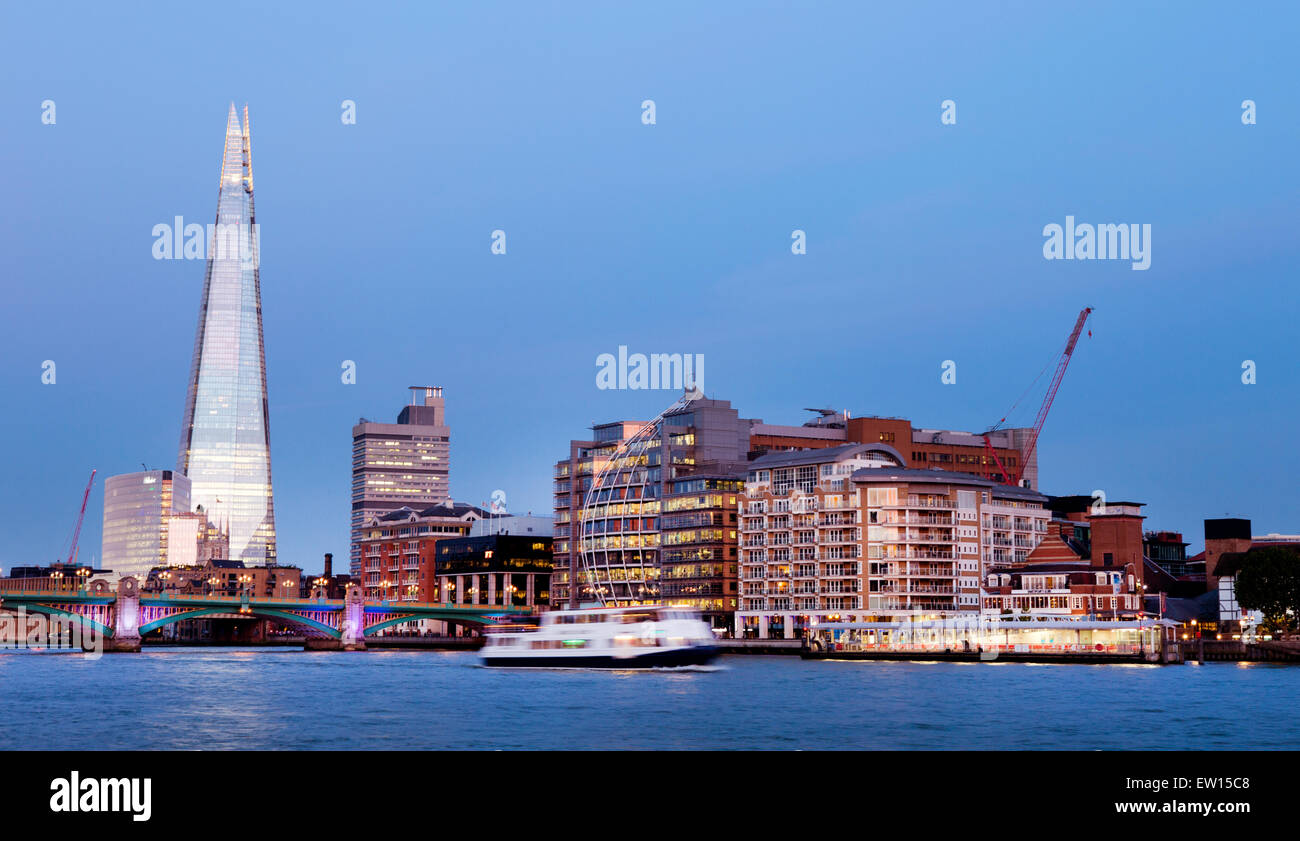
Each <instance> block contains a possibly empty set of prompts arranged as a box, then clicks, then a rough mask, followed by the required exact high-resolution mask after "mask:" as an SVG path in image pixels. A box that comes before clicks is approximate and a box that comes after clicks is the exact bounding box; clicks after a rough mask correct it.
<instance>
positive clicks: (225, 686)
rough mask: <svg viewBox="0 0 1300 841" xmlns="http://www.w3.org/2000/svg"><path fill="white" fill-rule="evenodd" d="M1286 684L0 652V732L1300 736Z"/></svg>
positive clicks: (411, 657)
mask: <svg viewBox="0 0 1300 841" xmlns="http://www.w3.org/2000/svg"><path fill="white" fill-rule="evenodd" d="M1298 689H1300V667H1293V666H1285V665H1274V664H1268V663H1250V664H1234V663H1208V664H1205V665H1203V666H1197V665H1187V666H1165V667H1159V666H1136V665H1135V666H1129V665H1106V666H1101V665H1096V666H1091V665H1077V666H1076V665H1031V664H1019V663H990V664H982V663H941V662H933V663H902V662H881V663H874V662H847V661H838V662H837V661H820V662H816V661H803V660H800V659H798V658H795V657H777V656H773V657H761V656H731V657H724V658H722V660H721V661H720V664H719V665H714V666H708V667H703V668H693V669H664V670H658V669H656V670H649V671H645V672H632V671H621V672H609V671H600V670H582V669H574V670H563V671H551V670H537V669H485V668H479V667H478V665H477V658H476V657H475V655H474V654H472V653H469V652H431V651H370V652H352V653H344V652H304V651H294V650H289V649H273V648H258V649H184V648H177V649H167V650H152V651H150V650H146V651H145V652H144V653H142V654H128V655H108V656H105V657H103V658H102V659H99V660H86V659H84V658H82V657H79V656H72V657H67V656H60V657H49V656H30V655H19V654H17V653H0V748H5V749H13V748H112V749H121V748H145V749H149V748H170V749H182V750H189V749H212V748H219V749H232V748H234V749H241V748H287V749H317V748H342V749H348V748H364V749H385V748H417V749H427V748H453V749H456V748H459V749H476V748H483V749H497V748H501V749H518V748H531V749H546V748H620V747H648V748H653V747H668V748H777V749H790V748H831V749H834V748H902V749H910V748H921V749H949V748H975V749H983V748H1011V749H1034V748H1066V749H1096V748H1101V749H1187V748H1194V749H1214V748H1241V749H1261V748H1270V749H1271V748H1287V749H1297V748H1300V723H1298V722H1297V721H1296V720H1295V719H1294V718H1293V717H1292V715H1291V704H1292V699H1293V698H1294V697H1295V696H1296V692H1297V690H1298ZM1228 710H1230V711H1231V713H1230V714H1227V712H1226V711H1228Z"/></svg>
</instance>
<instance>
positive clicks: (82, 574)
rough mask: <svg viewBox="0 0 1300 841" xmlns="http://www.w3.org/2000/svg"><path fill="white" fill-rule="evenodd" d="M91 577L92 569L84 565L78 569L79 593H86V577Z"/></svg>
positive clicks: (81, 594) (82, 594)
mask: <svg viewBox="0 0 1300 841" xmlns="http://www.w3.org/2000/svg"><path fill="white" fill-rule="evenodd" d="M89 577H90V570H89V569H87V568H86V567H82V568H81V569H79V570H77V595H80V596H84V595H86V579H87V578H89Z"/></svg>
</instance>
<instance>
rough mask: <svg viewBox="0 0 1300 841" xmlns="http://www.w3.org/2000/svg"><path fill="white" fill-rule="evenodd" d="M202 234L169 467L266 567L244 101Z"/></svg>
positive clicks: (270, 539) (229, 124) (270, 522)
mask: <svg viewBox="0 0 1300 841" xmlns="http://www.w3.org/2000/svg"><path fill="white" fill-rule="evenodd" d="M176 236H178V237H179V236H180V232H179V231H178V232H176ZM210 239H211V241H210V242H209V243H208V253H207V267H206V271H205V274H204V278H203V293H202V297H201V299H200V303H199V319H198V328H197V330H196V332H195V337H194V357H193V362H192V366H191V369H190V378H189V388H188V391H187V393H186V398H185V414H184V420H183V421H182V424H181V440H180V450H179V453H178V455H177V457H176V470H177V472H179V473H182V474H184V475H185V476H187V477H189V479H190V482H191V502H192V503H193V504H194V505H195V506H202V507H203V509H204V510H205V511H207V512H208V515H209V517H211V518H213V519H214V520H215V521H217V522H220V523H223V524H224V527H225V529H226V531H227V533H228V536H229V541H230V554H231V555H233V556H234V557H235V558H237V559H239V560H242V561H244V562H245V563H247V564H250V565H267V564H274V563H275V562H276V538H275V505H274V499H273V493H272V486H271V424H270V407H269V403H268V399H267V391H266V350H265V346H264V343H263V338H262V290H261V275H260V269H259V261H260V255H259V248H260V242H259V240H260V237H259V234H258V227H257V218H256V214H255V211H254V206H253V163H252V147H251V137H250V133H249V122H248V107H247V106H245V107H244V120H243V124H242V125H241V124H240V121H239V116H238V114H237V113H236V111H235V104H234V103H233V102H232V103H230V114H229V117H228V118H227V121H226V139H225V147H224V152H223V154H222V158H221V178H220V182H219V188H218V192H217V216H216V226H215V231H214V234H213V235H212V237H211V238H210Z"/></svg>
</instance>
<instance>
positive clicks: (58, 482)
mask: <svg viewBox="0 0 1300 841" xmlns="http://www.w3.org/2000/svg"><path fill="white" fill-rule="evenodd" d="M544 6H545V7H544ZM2 14H3V21H2V25H0V113H3V114H4V119H3V121H2V122H0V160H3V167H4V172H5V179H4V182H5V183H4V194H5V197H6V199H5V201H3V202H0V215H2V221H3V225H2V226H0V237H2V238H3V240H2V242H0V277H2V278H3V298H2V300H3V318H2V319H0V394H3V411H0V434H2V435H3V439H4V442H5V448H4V451H5V454H6V458H5V463H4V468H3V469H4V481H3V482H0V567H4V568H5V569H7V568H8V567H10V566H12V565H14V564H17V563H37V562H48V561H50V560H53V559H54V558H55V557H57V556H58V555H59V553H60V552H61V550H62V547H63V545H64V544H65V543H66V541H67V539H68V537H69V534H70V532H71V529H72V525H73V521H74V519H75V515H76V509H77V505H78V503H79V501H80V496H81V490H82V487H83V486H84V483H85V480H86V477H87V475H88V474H89V472H90V469H91V468H92V467H97V468H98V469H99V471H100V478H102V477H105V476H108V475H112V474H116V473H122V472H129V471H132V470H138V469H139V468H140V465H141V463H146V464H148V465H149V466H150V467H173V466H174V464H175V458H176V448H177V442H178V440H179V435H180V429H179V427H180V422H181V415H182V411H183V408H184V405H183V404H184V397H185V385H186V377H187V375H188V373H189V366H190V356H191V352H192V347H193V340H194V330H195V321H196V316H197V310H198V303H199V293H200V288H201V285H202V280H203V268H204V267H203V264H202V263H201V262H196V261H183V260H178V261H156V260H154V259H153V257H152V255H151V247H152V245H153V237H152V235H151V229H152V228H153V226H154V225H155V224H158V223H163V222H170V221H171V220H172V218H173V217H174V216H177V215H180V216H183V217H184V218H185V220H186V221H187V222H191V221H192V222H199V223H203V224H207V223H209V222H211V221H212V219H213V215H214V213H215V209H216V193H217V176H218V171H219V165H220V155H221V144H222V136H223V132H224V128H225V119H226V111H227V108H228V107H229V103H230V102H231V100H234V101H236V102H237V103H238V104H239V105H240V106H242V105H243V104H244V103H248V105H249V108H250V111H251V117H252V130H253V166H254V174H255V178H256V203H257V212H258V220H259V222H260V223H261V227H262V232H261V233H262V297H263V312H264V322H265V335H266V351H267V360H268V366H269V388H270V405H271V437H272V463H273V474H274V485H275V503H276V519H277V526H278V528H279V546H280V558H281V560H282V561H283V562H286V563H297V564H301V565H302V566H303V567H304V568H306V569H308V570H316V569H319V567H320V560H319V559H320V556H321V553H323V552H326V551H332V552H334V554H335V556H336V558H345V557H346V555H347V544H348V512H349V485H350V478H351V477H350V464H351V440H350V435H351V426H352V424H353V423H355V422H356V420H357V418H358V417H359V416H362V415H364V416H366V417H369V418H372V419H385V420H391V419H393V418H395V416H396V414H397V412H398V411H399V409H400V408H401V406H402V405H403V404H404V402H405V399H406V396H407V392H406V390H405V389H406V386H408V385H411V384H436V385H442V386H444V387H445V388H446V395H447V402H448V410H447V416H448V419H449V421H450V423H451V425H452V481H451V485H452V491H453V493H454V495H455V496H456V497H457V498H458V499H462V500H465V501H468V502H474V503H479V502H482V501H485V500H488V499H489V498H490V496H491V493H492V491H493V490H494V489H497V488H500V489H502V490H504V491H505V492H506V494H507V497H508V502H509V506H510V508H511V510H512V511H516V512H524V511H527V510H532V511H534V512H539V513H550V509H551V496H550V492H551V485H552V482H551V478H552V466H553V464H554V462H555V461H556V459H557V458H559V457H560V456H562V455H564V454H565V453H566V451H567V442H568V440H569V439H570V438H575V437H582V436H583V434H584V428H585V427H587V426H589V425H590V424H592V423H593V422H602V421H607V420H615V419H621V418H638V417H645V416H650V415H653V414H654V413H655V412H657V411H658V410H659V409H661V408H663V407H664V406H665V405H667V404H668V403H670V402H671V401H672V400H673V399H674V398H675V396H676V394H675V393H674V392H669V391H658V392H649V391H636V392H632V391H621V392H620V391H600V390H597V389H596V386H595V371H596V368H595V358H596V356H597V355H598V354H600V353H603V352H611V353H612V352H615V351H616V350H617V347H618V346H619V345H620V344H622V345H627V346H629V348H630V350H631V351H633V352H635V351H642V352H647V353H649V352H681V353H702V354H704V356H705V359H706V368H705V385H706V388H707V390H708V391H709V392H710V395H711V396H717V397H722V398H726V399H730V400H731V401H732V402H733V404H734V405H736V406H737V407H738V408H739V409H740V411H741V414H742V415H744V416H748V417H760V418H763V419H765V420H767V421H769V422H773V423H801V422H802V421H803V420H805V419H806V417H808V415H807V413H805V412H803V411H802V410H801V409H802V407H805V406H827V405H830V406H834V407H836V408H846V409H849V410H850V411H852V412H853V413H854V414H855V415H858V414H883V415H900V416H904V417H908V418H911V419H912V420H913V422H914V423H915V424H916V425H918V426H926V427H944V428H953V429H967V430H976V431H977V430H981V429H983V428H985V427H987V426H988V425H990V424H991V423H993V422H995V421H997V420H998V418H999V417H1001V416H1002V415H1003V414H1005V412H1006V410H1007V409H1008V408H1009V407H1010V406H1011V404H1012V403H1013V402H1014V401H1015V400H1016V398H1017V397H1018V396H1019V395H1020V394H1021V392H1022V391H1023V390H1024V389H1025V387H1026V386H1027V385H1028V384H1029V382H1030V381H1031V380H1032V379H1033V378H1034V376H1035V375H1037V374H1038V372H1039V371H1040V369H1041V368H1042V367H1043V365H1044V363H1045V362H1046V361H1047V360H1048V359H1049V358H1050V357H1051V356H1052V355H1053V354H1054V353H1055V352H1056V351H1058V350H1059V349H1060V347H1061V345H1062V344H1063V342H1064V339H1065V336H1066V334H1067V332H1068V331H1069V328H1070V326H1071V324H1072V323H1073V321H1074V318H1075V316H1076V314H1077V313H1078V311H1079V310H1080V309H1081V308H1082V307H1084V306H1093V307H1096V314H1095V317H1094V318H1093V320H1092V323H1091V327H1092V330H1093V337H1092V338H1091V339H1089V338H1087V337H1085V338H1084V339H1083V340H1082V341H1081V342H1080V346H1079V350H1078V352H1077V353H1076V355H1075V360H1074V363H1073V365H1072V367H1071V369H1070V371H1069V373H1068V374H1067V376H1066V379H1065V383H1064V386H1063V387H1062V389H1061V392H1060V395H1059V396H1058V398H1057V400H1056V404H1055V407H1054V409H1053V411H1052V414H1051V417H1050V418H1049V419H1048V422H1047V426H1046V429H1045V431H1044V434H1043V439H1042V442H1041V447H1040V453H1039V456H1040V465H1041V472H1042V478H1043V489H1044V490H1045V491H1047V492H1049V493H1091V492H1092V491H1093V490H1094V489H1103V490H1105V491H1106V493H1107V494H1108V496H1109V498H1110V499H1111V500H1117V499H1136V500H1139V501H1142V502H1146V503H1148V508H1147V514H1148V517H1149V519H1148V521H1147V524H1148V526H1149V527H1154V528H1162V529H1173V530H1179V531H1183V532H1184V533H1185V535H1186V536H1187V538H1188V539H1189V540H1190V541H1191V542H1192V543H1193V544H1194V545H1199V544H1200V543H1201V539H1202V534H1201V533H1202V524H1201V521H1202V519H1203V518H1205V517H1214V516H1223V515H1224V514H1225V513H1231V514H1234V515H1240V516H1247V517H1250V518H1252V519H1253V520H1254V524H1255V531H1256V532H1265V531H1281V532H1290V533H1295V532H1300V510H1297V506H1296V504H1295V503H1296V491H1295V488H1296V477H1297V475H1298V474H1300V456H1298V455H1297V446H1296V435H1297V424H1296V422H1295V418H1296V414H1297V410H1298V409H1300V392H1298V391H1297V383H1298V381H1300V361H1298V360H1297V352H1296V324H1297V322H1298V321H1300V306H1297V302H1296V295H1295V284H1296V281H1297V265H1298V262H1297V258H1298V257H1300V246H1298V245H1297V242H1298V240H1297V237H1296V224H1297V211H1296V208H1297V197H1298V196H1300V190H1298V189H1297V188H1298V186H1300V180H1298V177H1297V176H1298V175H1300V173H1298V171H1297V170H1298V166H1297V154H1296V150H1297V138H1298V136H1300V132H1298V131H1297V129H1298V128H1300V96H1298V95H1297V79H1300V72H1297V71H1298V70H1300V68H1298V67H1297V65H1298V64H1300V62H1298V61H1297V58H1296V55H1297V53H1296V49H1295V33H1296V31H1297V24H1298V23H1300V20H1298V18H1300V14H1297V12H1296V11H1295V10H1294V9H1293V8H1287V7H1285V6H1283V5H1281V4H1277V5H1256V4H1251V6H1250V7H1241V6H1237V5H1235V4H1209V3H1205V4H1200V3H1195V4H1185V3H1167V4H1155V3H1142V4H1135V3H1129V2H1116V3H1089V4H1084V5H1079V4H1069V5H1068V6H1067V5H1066V4H1043V3H998V4H993V3H964V2H963V3H958V2H952V3H940V4H910V3H909V4H903V3H898V4H889V5H884V4H875V3H849V2H843V3H812V4H798V5H796V4H784V3H706V4H699V3H653V4H651V3H643V4H636V8H635V9H634V8H633V4H628V3H617V4H611V3H591V4H583V3H564V4H533V3H522V2H521V3H510V4H497V3H473V4H471V3H457V4H438V5H437V6H435V5H434V4H411V5H410V6H409V7H407V8H404V9H400V10H399V9H396V8H392V7H390V6H389V4H384V3H368V4H333V3H317V4H313V5H311V6H310V7H308V6H305V5H304V6H303V7H302V8H301V9H298V8H288V7H287V6H286V7H280V6H279V5H278V4H267V3H240V2H230V3H223V4H222V5H221V8H220V9H216V8H214V7H212V6H210V5H204V4H185V3H157V4H148V5H146V4H111V5H104V4H87V5H85V6H81V7H72V8H69V7H55V6H53V5H52V4H39V3H38V4H13V3H11V4H6V7H5V10H4V11H3V13H2ZM47 99H49V100H53V101H54V102H55V104H56V112H55V113H56V122H55V124H54V125H45V124H43V123H42V121H41V113H42V112H41V103H42V102H43V101H44V100H47ZM345 99H351V100H354V101H355V102H356V116H357V122H356V124H355V125H343V124H342V122H341V120H340V114H341V111H340V103H341V102H342V101H343V100H345ZM644 99H653V100H655V103H656V106H657V124H656V125H654V126H646V125H643V124H642V122H641V102H642V100H644ZM945 99H953V100H955V102H956V103H957V124H956V125H952V126H945V125H941V123H940V103H941V102H942V101H943V100H945ZM1244 99H1253V100H1255V102H1256V103H1257V109H1258V124H1257V125H1252V126H1247V125H1243V124H1242V121H1241V113H1242V111H1241V102H1242V100H1244ZM1067 214H1069V215H1073V216H1075V217H1076V219H1078V220H1079V221H1081V222H1093V223H1103V222H1133V223H1148V224H1150V225H1151V226H1152V230H1153V242H1152V262H1151V268H1150V269H1149V270H1148V271H1145V272H1140V271H1132V270H1131V269H1130V267H1129V264H1128V263H1127V262H1103V261H1092V262H1079V261H1071V262H1053V261H1047V260H1045V259H1044V258H1043V256H1042V244H1043V235H1042V229H1043V226H1044V225H1046V224H1048V223H1051V222H1056V223H1058V224H1059V223H1063V222H1064V219H1065V216H1066V215H1067ZM498 228H499V229H503V230H505V231H506V233H507V246H508V249H507V250H508V253H507V254H506V255H505V256H494V255H492V254H491V253H490V250H489V246H490V234H491V232H492V231H493V230H494V229H498ZM794 229H802V230H805V231H806V232H807V242H808V253H807V254H806V255H803V256H795V255H793V254H791V252H790V242H791V239H790V236H791V231H792V230H794ZM47 359H50V360H54V361H55V362H56V363H57V382H56V384H54V385H44V384H42V382H41V364H42V362H43V361H44V360H47ZM348 359H350V360H355V361H356V363H357V375H358V380H357V383H356V384H355V385H344V384H342V383H341V381H340V365H341V363H342V361H343V360H348ZM948 359H951V360H953V361H955V362H956V363H957V366H958V369H957V371H958V381H957V384H956V385H943V384H941V382H940V374H941V368H940V366H941V363H942V362H943V361H944V360H948ZM1246 359H1250V360H1254V361H1255V363H1256V364H1257V377H1258V382H1257V384H1255V385H1243V384H1242V382H1241V365H1242V361H1243V360H1246ZM1037 396H1038V394H1037V393H1036V394H1035V396H1034V399H1031V400H1030V401H1029V405H1028V406H1022V408H1021V410H1020V412H1019V413H1018V415H1017V416H1015V417H1013V418H1012V420H1013V421H1019V422H1021V423H1023V424H1028V423H1030V422H1031V421H1032V418H1033V413H1034V409H1035V408H1036V405H1037ZM101 491H102V484H100V483H99V481H98V480H97V486H96V491H95V493H94V495H93V496H92V498H91V504H90V507H89V509H88V511H87V523H86V527H85V531H84V533H83V535H82V545H83V554H82V558H83V560H86V559H90V558H93V557H96V556H97V555H98V552H99V541H100V525H101V517H102V492H101Z"/></svg>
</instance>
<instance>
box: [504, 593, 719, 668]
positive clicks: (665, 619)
mask: <svg viewBox="0 0 1300 841" xmlns="http://www.w3.org/2000/svg"><path fill="white" fill-rule="evenodd" d="M717 654H718V646H717V644H716V641H715V638H714V636H713V632H712V631H711V630H710V629H709V626H708V624H707V623H705V622H704V621H702V620H701V619H700V617H699V614H697V613H695V612H694V611H691V610H688V609H685V608H678V607H661V606H649V607H647V606H642V607H613V608H590V609H582V610H553V611H550V612H548V613H543V614H542V623H541V625H540V626H539V627H538V628H537V629H535V630H531V631H508V632H496V633H492V632H489V633H488V635H487V640H486V642H485V644H484V646H483V648H482V650H481V651H480V655H481V656H482V658H483V665H485V666H515V667H519V666H535V667H549V668H587V669H589V668H597V669H643V668H653V667H673V666H698V665H702V664H704V663H707V662H709V661H710V660H712V659H713V658H714V657H716V656H717Z"/></svg>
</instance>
